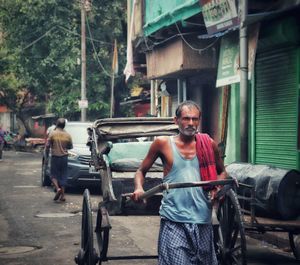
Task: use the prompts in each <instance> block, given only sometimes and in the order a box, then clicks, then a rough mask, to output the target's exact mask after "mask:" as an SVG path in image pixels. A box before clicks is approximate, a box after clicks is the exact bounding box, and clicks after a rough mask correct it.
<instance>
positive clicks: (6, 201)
mask: <svg viewBox="0 0 300 265" xmlns="http://www.w3.org/2000/svg"><path fill="white" fill-rule="evenodd" d="M40 166H41V155H40V154H38V153H20V152H18V153H16V152H13V151H7V152H4V159H3V161H2V162H0V264H1V265H2V264H3V265H4V264H5V265H39V264H43V265H50V264H51V265H53V264H57V265H71V264H75V263H74V256H75V255H76V254H77V252H78V249H79V247H80V226H81V214H80V212H81V204H82V192H83V190H72V191H70V192H68V193H67V197H66V198H67V201H66V202H65V203H55V202H53V196H54V193H53V191H52V190H51V189H50V188H42V187H41V186H40V174H41V169H40ZM91 199H92V208H93V210H96V209H97V205H98V202H99V201H100V200H101V196H100V195H99V194H97V192H95V191H94V192H92V195H91ZM95 218H96V216H95V214H94V219H95ZM94 221H95V220H94ZM94 223H95V222H94ZM111 223H112V230H111V234H110V235H111V237H110V245H109V253H108V254H109V256H128V255H155V254H156V241H157V234H158V228H159V218H158V217H157V216H113V217H111ZM247 243H248V249H249V252H248V260H249V262H248V264H250V265H263V264H272V265H290V264H298V263H297V262H296V261H295V259H294V258H293V256H292V255H291V254H290V253H285V252H283V251H281V250H279V249H277V248H274V247H273V246H271V245H268V244H266V243H265V242H261V241H256V240H253V239H248V240H247ZM96 247H97V245H96ZM102 264H104V265H105V264H108V265H117V264H120V265H122V264H128V265H129V264H140V265H154V264H156V261H155V260H122V261H118V260H111V261H109V262H103V263H102Z"/></svg>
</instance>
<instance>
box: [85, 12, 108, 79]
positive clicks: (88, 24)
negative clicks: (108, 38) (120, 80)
mask: <svg viewBox="0 0 300 265" xmlns="http://www.w3.org/2000/svg"><path fill="white" fill-rule="evenodd" d="M86 22H87V23H86V24H87V28H88V32H89V35H90V37H91V39H92V33H91V29H90V23H89V19H88V17H87V16H86ZM91 44H92V47H93V51H94V55H95V57H96V60H97V62H98V64H99V66H100V67H101V69H102V70H103V72H104V73H105V74H106V75H107V76H109V77H112V75H111V74H110V73H109V72H108V71H107V70H106V69H105V68H104V66H103V64H102V62H101V61H100V59H99V56H98V53H97V51H96V47H95V45H94V42H93V41H92V40H91Z"/></svg>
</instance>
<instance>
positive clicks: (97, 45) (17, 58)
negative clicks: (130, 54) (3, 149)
mask: <svg viewBox="0 0 300 265" xmlns="http://www.w3.org/2000/svg"><path fill="white" fill-rule="evenodd" d="M80 8H81V1H79V0H74V1H63V0H47V1H44V0H10V1H5V0H0V32H1V35H0V40H1V46H0V56H1V57H0V59H1V62H0V75H1V79H3V80H2V81H1V83H0V91H1V93H0V103H2V104H3V103H4V104H6V105H7V106H8V107H9V108H11V109H13V110H14V111H16V113H19V114H21V113H22V108H24V104H25V105H26V102H27V101H28V97H29V96H30V97H31V98H32V97H33V98H34V99H35V101H36V102H37V104H38V105H39V103H43V102H45V103H46V106H44V108H46V107H47V108H48V111H53V112H55V113H56V114H57V115H61V116H65V117H67V118H69V119H78V118H79V116H80V110H79V108H78V103H77V101H78V100H79V99H80V87H81V80H80V79H81V67H80V62H79V63H78V61H79V60H80V54H81V50H80V49H81V44H80V41H81V38H80V35H81V26H80V25H81V20H80ZM86 21H87V30H86V32H87V35H86V36H87V98H88V100H89V109H88V119H94V118H99V117H107V116H108V115H109V104H110V82H111V77H110V73H111V60H112V52H113V42H114V39H117V41H118V46H119V50H118V51H119V63H120V64H119V69H123V67H124V63H125V52H126V49H125V42H126V2H125V1H122V0H110V1H108V0H102V1H93V2H92V6H91V10H90V11H89V12H87V17H86ZM116 86H117V87H121V88H124V87H125V89H121V94H122V93H126V92H127V91H126V86H124V81H123V78H122V75H121V76H120V77H118V78H117V79H116ZM18 95H19V96H18ZM20 95H23V96H24V97H25V98H24V99H23V100H22V104H15V103H16V100H17V98H18V97H19V98H20ZM118 95H120V93H118ZM14 105H15V106H19V108H20V110H16V109H14V108H13V106H14Z"/></svg>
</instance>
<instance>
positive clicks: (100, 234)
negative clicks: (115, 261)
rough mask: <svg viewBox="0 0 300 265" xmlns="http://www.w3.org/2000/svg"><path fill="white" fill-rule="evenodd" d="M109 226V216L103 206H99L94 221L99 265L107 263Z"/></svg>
mask: <svg viewBox="0 0 300 265" xmlns="http://www.w3.org/2000/svg"><path fill="white" fill-rule="evenodd" d="M110 229H111V225H110V223H109V215H108V211H107V209H106V208H105V206H101V205H99V208H98V213H97V220H96V229H95V232H96V238H97V243H98V249H99V253H100V258H99V265H101V262H102V261H107V260H108V259H107V251H108V244H109V230H110Z"/></svg>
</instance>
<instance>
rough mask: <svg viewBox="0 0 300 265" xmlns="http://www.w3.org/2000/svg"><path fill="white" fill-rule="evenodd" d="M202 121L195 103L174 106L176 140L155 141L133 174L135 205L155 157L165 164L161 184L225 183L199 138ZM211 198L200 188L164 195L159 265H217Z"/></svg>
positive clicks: (206, 142) (214, 151) (214, 154)
mask: <svg viewBox="0 0 300 265" xmlns="http://www.w3.org/2000/svg"><path fill="white" fill-rule="evenodd" d="M200 116H201V111H200V108H199V106H198V105H197V104H196V103H195V102H193V101H185V102H183V103H181V104H180V105H179V106H178V108H177V110H176V117H175V118H174V122H175V123H176V124H177V125H178V128H179V134H178V135H176V136H171V137H168V136H161V137H157V138H156V139H155V140H154V141H153V143H152V145H151V147H150V149H149V152H148V154H147V155H146V157H145V159H144V160H143V162H142V164H141V166H140V167H139V169H138V170H137V171H136V174H135V190H134V193H133V195H132V198H133V200H135V201H138V200H139V196H141V195H142V194H143V193H144V189H143V184H144V178H145V176H146V173H147V171H148V170H149V169H150V167H151V166H152V164H153V163H154V161H155V160H156V159H157V158H158V157H160V158H161V160H162V161H163V167H164V172H163V174H164V177H163V182H164V183H171V182H196V181H200V180H202V181H203V180H216V179H225V178H226V177H227V173H226V171H225V168H224V164H223V161H222V159H221V158H220V155H219V151H218V147H217V145H216V143H215V142H214V141H213V140H212V139H211V138H210V137H209V136H208V135H207V134H202V133H197V131H198V128H199V124H200ZM209 193H211V197H210V196H209ZM215 194H216V191H215V190H213V191H208V190H207V189H205V188H199V187H195V188H184V189H172V190H168V191H164V195H163V199H162V202H161V207H160V211H159V212H160V216H161V224H160V231H159V239H158V264H159V265H177V264H178V265H182V264H184V265H200V264H202V265H204V264H205V265H217V263H218V262H217V258H216V254H215V250H214V243H213V228H212V220H211V218H212V202H211V200H213V199H214V198H215Z"/></svg>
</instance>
